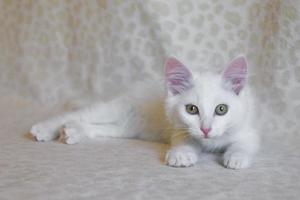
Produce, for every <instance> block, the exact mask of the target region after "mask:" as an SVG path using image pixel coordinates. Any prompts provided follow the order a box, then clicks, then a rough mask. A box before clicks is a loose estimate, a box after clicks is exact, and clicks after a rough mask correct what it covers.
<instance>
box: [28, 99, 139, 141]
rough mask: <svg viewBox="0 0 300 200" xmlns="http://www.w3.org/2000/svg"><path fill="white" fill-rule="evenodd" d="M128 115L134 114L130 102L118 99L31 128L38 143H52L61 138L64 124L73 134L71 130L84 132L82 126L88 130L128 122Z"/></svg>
mask: <svg viewBox="0 0 300 200" xmlns="http://www.w3.org/2000/svg"><path fill="white" fill-rule="evenodd" d="M128 113H133V112H132V106H131V104H130V103H129V101H128V100H126V99H125V98H117V99H115V100H112V101H109V102H101V103H98V104H95V105H92V106H90V107H88V108H85V109H82V110H78V111H74V112H70V113H67V114H64V115H61V116H58V117H54V118H51V119H49V120H46V121H43V122H40V123H38V124H36V125H34V126H33V127H32V128H31V130H30V133H31V134H32V135H33V136H34V137H35V138H36V140H37V141H50V140H53V139H56V138H57V137H58V136H59V130H60V128H61V127H62V126H63V125H64V124H67V126H66V127H65V128H66V132H72V131H70V130H71V129H80V132H82V131H81V130H82V127H80V126H82V125H84V127H85V128H86V126H87V124H93V123H96V124H97V123H102V124H110V123H112V124H113V123H118V122H119V121H122V120H123V121H126V120H124V119H126V118H127V114H128ZM81 123H82V124H81ZM71 127H72V128H71ZM77 132H78V131H77ZM67 135H68V134H67Z"/></svg>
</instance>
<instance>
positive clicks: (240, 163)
mask: <svg viewBox="0 0 300 200" xmlns="http://www.w3.org/2000/svg"><path fill="white" fill-rule="evenodd" d="M258 146H259V141H258V138H257V137H256V135H255V134H253V135H251V136H250V137H247V138H243V140H240V141H237V142H235V143H233V144H231V145H230V146H228V148H227V149H226V151H225V153H224V156H223V164H224V166H225V167H227V168H230V169H243V168H247V167H249V166H250V164H251V162H252V159H253V157H254V155H255V153H256V152H257V150H258Z"/></svg>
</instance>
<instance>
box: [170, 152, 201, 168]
mask: <svg viewBox="0 0 300 200" xmlns="http://www.w3.org/2000/svg"><path fill="white" fill-rule="evenodd" d="M165 160H166V164H167V165H169V166H171V167H190V166H193V165H194V164H196V162H197V161H198V156H197V154H196V153H195V152H193V151H190V150H186V149H180V148H179V149H176V148H175V149H170V150H169V151H168V152H167V154H166V158H165Z"/></svg>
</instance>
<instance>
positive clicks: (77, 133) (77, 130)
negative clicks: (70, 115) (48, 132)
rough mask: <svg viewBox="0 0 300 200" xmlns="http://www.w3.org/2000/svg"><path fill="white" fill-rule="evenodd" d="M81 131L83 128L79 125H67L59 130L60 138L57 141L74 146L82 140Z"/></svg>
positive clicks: (73, 123)
mask: <svg viewBox="0 0 300 200" xmlns="http://www.w3.org/2000/svg"><path fill="white" fill-rule="evenodd" d="M83 131H84V130H83V127H82V126H81V125H80V124H79V123H76V122H70V123H67V124H65V125H64V126H63V127H62V128H61V129H60V131H59V132H60V136H59V139H58V140H59V141H60V142H62V143H66V144H76V143H78V142H79V141H80V140H81V139H82V138H83V136H84V132H83Z"/></svg>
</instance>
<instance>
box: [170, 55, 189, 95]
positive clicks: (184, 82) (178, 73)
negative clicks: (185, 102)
mask: <svg viewBox="0 0 300 200" xmlns="http://www.w3.org/2000/svg"><path fill="white" fill-rule="evenodd" d="M165 78H166V85H167V89H168V91H169V93H171V94H172V95H177V94H180V93H182V92H184V91H186V90H188V89H190V88H192V87H193V80H192V79H193V77H192V74H191V72H190V71H189V69H188V68H187V67H185V66H184V65H183V64H182V63H181V62H179V61H178V60H177V59H176V58H172V57H171V58H168V59H167V60H166V63H165Z"/></svg>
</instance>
